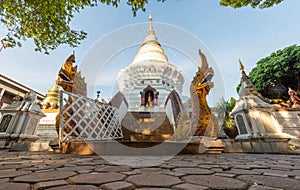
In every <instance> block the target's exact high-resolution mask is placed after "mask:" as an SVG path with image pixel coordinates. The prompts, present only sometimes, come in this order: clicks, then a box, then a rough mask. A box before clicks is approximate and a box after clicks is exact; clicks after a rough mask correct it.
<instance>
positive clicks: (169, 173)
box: [163, 171, 186, 177]
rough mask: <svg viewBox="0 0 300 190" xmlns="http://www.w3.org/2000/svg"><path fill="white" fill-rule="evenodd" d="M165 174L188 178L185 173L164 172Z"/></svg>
mask: <svg viewBox="0 0 300 190" xmlns="http://www.w3.org/2000/svg"><path fill="white" fill-rule="evenodd" d="M163 174H166V175H171V176H176V177H182V176H186V174H185V173H179V172H174V171H169V172H163Z"/></svg>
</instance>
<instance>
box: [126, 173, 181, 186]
mask: <svg viewBox="0 0 300 190" xmlns="http://www.w3.org/2000/svg"><path fill="white" fill-rule="evenodd" d="M126 181H128V182H130V183H133V184H135V185H136V186H138V187H170V186H172V185H176V184H178V183H180V182H181V181H180V179H179V178H177V177H174V176H169V175H164V174H141V175H133V176H129V177H128V178H127V179H126Z"/></svg>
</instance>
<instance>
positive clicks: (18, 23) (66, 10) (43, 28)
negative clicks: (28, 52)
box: [0, 0, 165, 54]
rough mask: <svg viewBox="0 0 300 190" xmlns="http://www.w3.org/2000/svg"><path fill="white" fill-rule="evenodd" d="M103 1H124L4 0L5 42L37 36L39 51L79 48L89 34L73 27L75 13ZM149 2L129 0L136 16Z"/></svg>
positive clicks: (0, 18)
mask: <svg viewBox="0 0 300 190" xmlns="http://www.w3.org/2000/svg"><path fill="white" fill-rule="evenodd" d="M157 1H161V2H163V1H165V0H157ZM99 3H104V4H108V5H112V6H114V7H117V6H118V5H119V3H120V0H34V1H29V0H1V1H0V22H1V23H2V24H3V25H4V26H5V28H6V29H7V35H6V37H5V41H6V42H9V44H10V46H11V47H14V46H21V42H22V41H24V40H27V39H33V41H34V43H35V46H36V48H35V50H36V51H40V52H44V53H46V54H48V53H49V50H54V49H56V48H57V47H58V46H59V45H61V44H67V45H69V46H71V47H76V46H77V45H79V44H80V42H81V41H82V40H83V39H85V38H86V37H87V33H86V32H84V31H77V30H74V29H72V28H70V22H71V21H72V19H73V17H74V13H79V12H80V11H81V10H82V9H84V8H85V7H94V6H97V5H98V4H99ZM147 3H148V2H147V1H146V0H127V4H128V5H129V6H130V7H131V9H132V12H133V15H134V16H135V15H136V13H137V11H138V10H142V11H145V4H147Z"/></svg>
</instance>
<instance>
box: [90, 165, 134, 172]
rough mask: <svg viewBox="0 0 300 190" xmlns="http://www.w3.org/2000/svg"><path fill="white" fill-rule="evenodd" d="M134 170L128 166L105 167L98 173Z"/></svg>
mask: <svg viewBox="0 0 300 190" xmlns="http://www.w3.org/2000/svg"><path fill="white" fill-rule="evenodd" d="M131 170H132V169H131V168H130V167H128V166H105V167H102V168H99V169H96V170H95V171H97V172H128V171H131Z"/></svg>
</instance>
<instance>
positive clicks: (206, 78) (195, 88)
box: [190, 50, 215, 136]
mask: <svg viewBox="0 0 300 190" xmlns="http://www.w3.org/2000/svg"><path fill="white" fill-rule="evenodd" d="M199 55H200V57H201V61H202V64H201V67H198V71H197V72H196V75H195V76H194V78H193V80H192V82H191V87H190V92H191V98H192V109H193V115H192V126H193V127H192V129H191V133H192V134H193V136H204V135H205V134H207V129H209V130H208V131H209V132H208V135H210V136H212V134H213V133H214V132H213V131H215V127H214V126H213V125H212V124H211V119H212V118H211V111H210V108H209V106H208V104H207V100H206V96H207V95H208V93H209V91H210V89H211V88H213V86H214V83H213V82H212V81H211V79H212V77H213V76H214V71H213V69H212V68H211V67H209V66H208V63H207V59H206V57H205V55H204V54H203V53H202V52H201V50H199Z"/></svg>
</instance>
